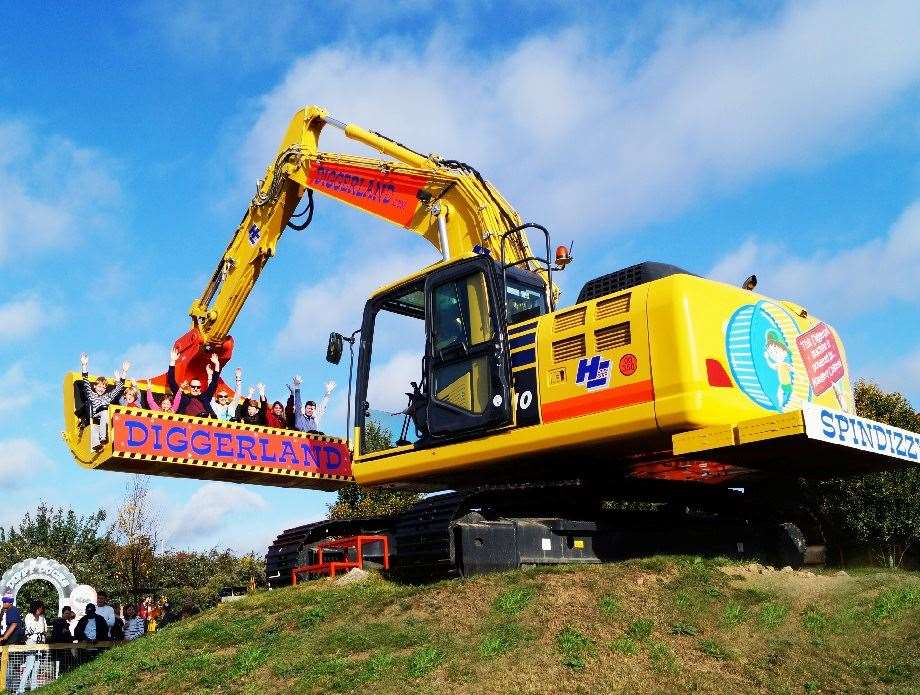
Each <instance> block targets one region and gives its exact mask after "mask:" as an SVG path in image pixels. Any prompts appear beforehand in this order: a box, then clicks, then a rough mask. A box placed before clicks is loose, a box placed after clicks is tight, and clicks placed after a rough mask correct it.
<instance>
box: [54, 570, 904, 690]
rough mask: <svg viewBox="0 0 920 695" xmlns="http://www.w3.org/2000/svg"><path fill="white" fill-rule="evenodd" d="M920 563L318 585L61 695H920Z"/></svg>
mask: <svg viewBox="0 0 920 695" xmlns="http://www.w3.org/2000/svg"><path fill="white" fill-rule="evenodd" d="M918 682H920V575H918V574H916V573H886V572H878V571H863V572H859V573H856V574H853V575H852V576H844V575H838V574H836V573H833V572H828V573H819V574H811V573H807V572H804V573H803V572H792V571H791V570H789V571H785V572H780V571H775V570H764V569H763V568H760V567H759V566H746V565H731V564H726V563H720V562H717V561H709V560H700V559H694V558H673V557H655V558H649V559H645V560H634V561H629V562H622V563H617V564H612V565H605V566H591V567H579V568H573V567H563V568H557V569H548V570H544V569H537V570H524V571H517V572H509V573H503V574H498V575H492V576H486V577H477V578H474V579H469V580H454V581H446V582H441V583H439V584H434V585H430V586H421V587H418V586H404V585H400V584H394V583H391V582H386V581H383V580H381V579H379V578H377V577H372V578H370V579H368V580H366V581H364V582H361V583H355V584H349V585H336V584H333V583H331V582H328V581H323V582H314V583H310V584H307V585H301V586H299V587H296V588H290V589H283V590H280V591H272V592H265V593H260V594H257V595H254V596H251V597H248V598H246V599H245V600H242V601H238V602H236V603H231V604H224V605H221V606H219V607H218V608H215V609H213V610H211V611H208V612H206V613H203V614H201V615H199V616H197V617H195V618H193V619H190V620H188V621H185V622H183V623H179V624H176V625H172V626H169V627H167V628H166V629H164V630H163V631H161V632H159V633H157V634H155V635H152V636H149V637H146V638H144V639H142V640H138V641H137V642H135V643H133V644H129V645H125V646H122V647H118V648H116V649H112V650H110V651H109V652H108V653H106V654H104V655H103V656H101V657H100V658H99V659H97V660H96V661H95V662H93V663H91V664H88V665H86V666H84V667H82V668H81V669H79V670H77V671H74V672H72V673H70V674H68V675H67V676H65V677H64V678H62V679H61V680H60V681H58V682H57V683H55V684H53V685H51V686H48V687H47V688H46V689H45V690H43V691H42V692H47V693H94V694H95V693H133V694H138V695H139V694H141V693H156V694H157V695H162V694H164V693H210V692H218V693H260V694H262V693H287V692H292V693H326V692H374V693H384V694H385V693H450V694H452V695H455V694H457V693H515V694H523V693H608V692H609V693H615V692H624V693H636V692H655V693H658V692H666V693H670V692H701V693H726V692H731V693H738V694H739V695H740V693H749V692H770V693H773V692H781V693H782V692H788V693H819V692H820V693H834V692H890V693H899V694H900V695H907V694H908V693H920V687H918V685H917V684H918Z"/></svg>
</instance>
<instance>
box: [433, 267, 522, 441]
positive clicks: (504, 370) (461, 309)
mask: <svg viewBox="0 0 920 695" xmlns="http://www.w3.org/2000/svg"><path fill="white" fill-rule="evenodd" d="M500 278H501V274H500V273H497V272H496V271H495V265H494V263H493V262H492V261H491V259H489V258H485V257H480V258H472V259H470V260H468V261H463V262H461V263H458V264H456V265H453V266H451V267H450V268H445V269H443V270H438V271H436V272H434V273H432V274H431V275H430V276H428V278H427V279H426V280H425V298H426V305H427V306H426V312H425V316H426V318H425V322H426V325H425V329H426V334H427V343H426V350H425V377H426V382H427V383H426V391H427V393H428V406H427V410H428V418H427V421H428V430H429V433H430V435H431V436H433V437H445V438H446V437H454V436H463V435H465V434H468V433H470V432H474V431H477V430H484V429H488V428H492V427H498V426H501V425H505V424H508V423H510V422H511V388H510V375H509V366H508V357H507V354H506V353H507V349H506V344H505V322H504V319H503V316H504V310H503V306H504V305H503V304H502V303H501V300H500V298H501V297H503V294H502V293H501V291H500V289H501V288H499V287H497V285H498V284H500V283H501V280H500Z"/></svg>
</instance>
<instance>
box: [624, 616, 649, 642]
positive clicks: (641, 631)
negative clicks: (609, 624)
mask: <svg viewBox="0 0 920 695" xmlns="http://www.w3.org/2000/svg"><path fill="white" fill-rule="evenodd" d="M654 629H655V623H654V622H653V621H651V620H649V619H647V618H640V619H639V620H634V621H632V623H630V625H629V627H628V628H626V636H627V637H631V638H632V639H634V640H638V641H642V640H646V639H648V638H649V637H651V635H652V630H654Z"/></svg>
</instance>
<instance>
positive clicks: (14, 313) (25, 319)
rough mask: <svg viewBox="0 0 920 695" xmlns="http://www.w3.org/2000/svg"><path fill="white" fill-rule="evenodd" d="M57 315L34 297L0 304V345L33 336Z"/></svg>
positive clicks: (55, 311)
mask: <svg viewBox="0 0 920 695" xmlns="http://www.w3.org/2000/svg"><path fill="white" fill-rule="evenodd" d="M0 204H2V203H0ZM0 224H2V222H0ZM0 260H2V259H0ZM57 313H58V312H57V310H56V309H53V308H50V307H47V306H45V305H43V304H42V302H41V301H40V300H39V298H38V297H34V296H26V297H20V298H18V299H11V300H10V301H8V302H6V303H4V304H0V343H3V342H12V341H14V340H22V339H23V338H29V337H31V336H33V335H35V334H36V333H37V332H38V331H39V330H41V329H42V328H44V327H45V326H47V325H48V324H49V323H51V322H52V320H53V319H54V318H55V317H56V316H57Z"/></svg>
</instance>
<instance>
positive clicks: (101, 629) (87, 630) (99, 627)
mask: <svg viewBox="0 0 920 695" xmlns="http://www.w3.org/2000/svg"><path fill="white" fill-rule="evenodd" d="M74 637H75V638H76V640H77V641H78V642H92V643H93V644H95V643H96V642H104V641H105V640H107V639H108V638H109V626H108V624H107V623H106V622H105V618H103V617H102V616H101V615H96V605H95V604H93V603H87V604H86V615H84V616H83V617H82V618H80V620H79V621H78V622H77V629H76V630H74Z"/></svg>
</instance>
